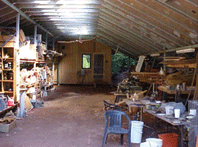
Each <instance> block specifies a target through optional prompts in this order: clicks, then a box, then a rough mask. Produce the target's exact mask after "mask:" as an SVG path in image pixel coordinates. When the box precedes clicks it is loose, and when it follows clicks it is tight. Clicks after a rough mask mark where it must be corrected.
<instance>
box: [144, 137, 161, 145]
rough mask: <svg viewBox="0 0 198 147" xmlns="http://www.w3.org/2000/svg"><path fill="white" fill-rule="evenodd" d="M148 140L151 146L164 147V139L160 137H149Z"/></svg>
mask: <svg viewBox="0 0 198 147" xmlns="http://www.w3.org/2000/svg"><path fill="white" fill-rule="evenodd" d="M146 142H148V143H149V145H150V147H162V145H163V141H162V139H159V138H147V139H146Z"/></svg>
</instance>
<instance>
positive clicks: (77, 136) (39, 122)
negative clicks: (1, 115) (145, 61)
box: [0, 86, 156, 147]
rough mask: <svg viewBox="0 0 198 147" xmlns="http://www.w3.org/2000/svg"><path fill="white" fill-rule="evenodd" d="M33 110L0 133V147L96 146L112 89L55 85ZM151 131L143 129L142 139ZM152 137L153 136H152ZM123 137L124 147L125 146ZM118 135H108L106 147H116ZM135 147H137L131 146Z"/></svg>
mask: <svg viewBox="0 0 198 147" xmlns="http://www.w3.org/2000/svg"><path fill="white" fill-rule="evenodd" d="M55 88H56V89H55V91H53V92H52V93H50V94H49V96H48V97H46V98H45V99H44V107H40V108H36V109H33V110H31V111H29V112H28V113H27V116H26V117H25V118H23V119H21V120H17V121H16V123H17V125H16V127H15V128H13V129H12V130H11V131H10V132H9V133H0V147H100V146H101V144H102V138H103V133H104V116H103V115H104V110H103V102H102V100H110V101H112V102H113V101H114V99H115V96H114V95H113V94H111V93H110V92H113V91H115V90H116V89H114V88H110V87H107V86H106V87H105V86H103V87H98V88H96V89H95V88H94V87H93V86H56V87H55ZM152 132H153V130H151V129H147V130H144V133H143V140H144V139H145V138H146V137H149V136H150V137H151V134H152ZM152 137H156V136H152ZM127 144H128V142H127V136H124V145H123V147H124V146H127ZM119 146H121V145H120V136H115V135H110V136H109V138H108V141H107V144H106V147H119ZM132 147H139V144H132Z"/></svg>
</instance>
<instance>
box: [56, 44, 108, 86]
mask: <svg viewBox="0 0 198 147" xmlns="http://www.w3.org/2000/svg"><path fill="white" fill-rule="evenodd" d="M61 45H62V46H65V49H64V50H63V53H64V54H66V57H65V58H63V59H62V60H61V62H60V66H59V77H60V80H59V83H60V84H82V83H83V84H87V85H88V84H94V78H93V55H94V53H102V54H104V58H105V63H104V78H103V81H102V83H104V84H110V83H111V48H110V47H108V46H106V45H104V44H101V43H99V42H97V41H95V40H92V41H84V42H83V43H71V44H61ZM83 53H89V54H91V69H85V72H86V75H85V78H84V80H83V82H82V76H81V75H80V72H81V65H82V63H81V60H82V54H83Z"/></svg>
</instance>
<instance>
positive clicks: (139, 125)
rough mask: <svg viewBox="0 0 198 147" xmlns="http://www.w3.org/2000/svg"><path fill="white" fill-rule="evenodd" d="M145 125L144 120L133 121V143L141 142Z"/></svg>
mask: <svg viewBox="0 0 198 147" xmlns="http://www.w3.org/2000/svg"><path fill="white" fill-rule="evenodd" d="M143 125H144V122H142V121H131V142H132V143H141V140H142V129H143Z"/></svg>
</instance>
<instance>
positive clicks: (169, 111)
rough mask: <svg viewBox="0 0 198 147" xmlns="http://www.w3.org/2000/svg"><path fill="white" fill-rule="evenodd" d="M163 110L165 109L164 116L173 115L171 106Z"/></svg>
mask: <svg viewBox="0 0 198 147" xmlns="http://www.w3.org/2000/svg"><path fill="white" fill-rule="evenodd" d="M165 109H166V115H172V114H173V109H174V107H173V106H166V107H165Z"/></svg>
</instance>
